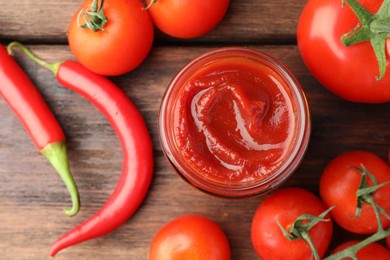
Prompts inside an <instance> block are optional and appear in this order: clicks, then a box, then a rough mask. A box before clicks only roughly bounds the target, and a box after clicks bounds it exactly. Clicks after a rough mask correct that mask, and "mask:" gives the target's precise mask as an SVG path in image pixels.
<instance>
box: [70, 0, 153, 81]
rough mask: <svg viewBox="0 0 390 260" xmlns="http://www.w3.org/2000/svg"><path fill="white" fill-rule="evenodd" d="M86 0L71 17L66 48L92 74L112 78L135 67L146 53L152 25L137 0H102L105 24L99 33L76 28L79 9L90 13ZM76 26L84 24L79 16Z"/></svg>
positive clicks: (151, 33) (89, 4) (150, 45)
mask: <svg viewBox="0 0 390 260" xmlns="http://www.w3.org/2000/svg"><path fill="white" fill-rule="evenodd" d="M99 2H100V1H99ZM91 3H92V0H86V1H85V2H84V3H83V4H82V5H81V6H80V8H79V10H78V11H77V12H76V13H75V14H74V16H73V18H72V20H71V22H70V26H69V32H68V41H69V47H70V49H71V51H72V53H73V55H74V56H75V57H76V59H77V60H78V61H79V62H80V63H81V64H83V65H84V66H85V67H87V68H88V69H90V70H92V71H93V72H95V73H98V74H102V75H108V76H114V75H119V74H123V73H126V72H129V71H131V70H133V69H134V68H136V67H137V66H138V65H139V64H140V63H141V62H142V61H143V60H144V59H145V57H146V56H147V54H148V53H149V51H150V49H151V47H152V43H153V36H154V28H153V23H152V20H151V18H150V15H149V13H148V12H146V11H143V8H144V5H143V4H142V3H141V2H140V1H139V0H106V1H104V6H103V11H104V14H105V16H106V17H107V19H108V21H107V23H106V24H105V25H104V27H103V30H99V31H92V30H90V29H84V28H80V27H79V26H78V16H79V13H80V11H81V10H83V9H84V10H90V9H91ZM80 23H81V24H84V19H83V17H81V18H80Z"/></svg>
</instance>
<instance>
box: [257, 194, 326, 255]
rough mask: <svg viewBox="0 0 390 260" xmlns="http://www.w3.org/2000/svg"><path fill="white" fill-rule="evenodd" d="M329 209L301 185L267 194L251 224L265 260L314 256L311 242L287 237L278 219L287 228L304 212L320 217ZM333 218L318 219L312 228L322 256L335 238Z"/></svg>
mask: <svg viewBox="0 0 390 260" xmlns="http://www.w3.org/2000/svg"><path fill="white" fill-rule="evenodd" d="M325 210H326V208H325V205H324V204H323V203H322V201H321V200H320V199H319V198H317V197H316V196H315V195H314V194H312V193H311V192H309V191H307V190H304V189H301V188H287V189H283V190H279V191H277V192H275V193H273V194H271V195H270V196H269V197H267V198H266V199H265V200H264V201H263V202H262V203H261V204H260V205H259V207H258V208H257V210H256V212H255V215H254V218H253V221H252V227H251V238H252V244H253V246H254V249H255V251H256V252H257V254H258V255H259V256H260V257H261V259H262V260H278V259H281V260H282V259H289V260H294V259H297V260H304V259H312V252H311V249H310V247H309V245H308V244H307V243H306V242H305V241H304V240H302V239H296V240H293V241H290V240H288V239H287V238H286V237H284V235H283V233H282V231H281V229H280V228H279V226H278V224H277V221H279V223H280V224H281V225H282V227H283V228H284V229H285V230H288V229H289V227H291V226H292V225H294V222H295V221H296V219H297V218H298V217H299V216H301V215H303V214H311V215H313V216H318V215H320V214H321V213H322V212H324V211H325ZM332 232H333V226H332V222H331V221H326V222H319V223H318V224H317V225H315V226H314V227H313V228H311V229H310V230H309V235H310V237H311V239H312V240H313V243H314V245H315V247H316V248H317V252H318V254H319V256H320V257H321V256H323V255H324V253H325V251H326V250H327V248H328V246H329V242H330V240H331V237H332Z"/></svg>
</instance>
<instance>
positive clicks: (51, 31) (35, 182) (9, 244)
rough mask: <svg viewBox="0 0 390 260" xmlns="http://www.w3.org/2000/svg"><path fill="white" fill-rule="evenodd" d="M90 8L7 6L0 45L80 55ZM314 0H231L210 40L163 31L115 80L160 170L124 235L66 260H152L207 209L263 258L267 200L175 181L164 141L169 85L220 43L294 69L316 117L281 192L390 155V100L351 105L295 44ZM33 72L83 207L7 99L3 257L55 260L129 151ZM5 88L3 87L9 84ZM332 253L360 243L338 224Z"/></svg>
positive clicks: (237, 253)
mask: <svg viewBox="0 0 390 260" xmlns="http://www.w3.org/2000/svg"><path fill="white" fill-rule="evenodd" d="M81 2H82V1H81V0H80V1H76V0H73V1H53V0H37V1H29V0H24V1H9V0H0V7H1V9H0V41H2V43H4V44H5V43H7V42H9V41H11V40H18V41H22V42H25V43H27V44H28V45H29V47H31V48H32V50H33V51H35V52H36V53H37V54H38V55H39V56H41V57H42V58H44V59H47V60H49V61H59V60H66V59H73V57H72V54H71V53H70V51H69V48H68V46H67V45H66V28H67V25H68V22H69V19H70V17H71V16H72V14H73V12H74V11H75V9H76V8H77V7H78V5H79V4H81ZM305 2H306V1H304V0H295V1H290V0H280V1H271V0H264V1H258V0H232V2H231V6H230V8H229V10H228V13H227V15H226V17H225V19H224V20H223V22H222V23H221V24H220V25H219V26H218V27H217V28H215V30H213V31H212V32H210V33H209V34H207V35H206V36H203V37H200V38H198V39H194V40H186V41H180V40H175V39H172V38H170V37H167V36H164V35H163V34H162V33H160V32H157V33H156V36H157V37H156V42H155V45H154V47H153V49H152V51H151V53H150V55H149V56H148V57H147V59H146V60H145V62H144V63H143V64H142V65H141V66H140V67H139V68H137V69H136V70H134V71H133V72H130V73H128V74H125V75H122V76H118V77H113V78H111V79H112V81H114V82H115V83H116V84H117V85H118V86H119V87H121V88H122V89H123V90H124V91H125V92H126V93H127V94H128V96H129V97H130V99H131V100H132V101H133V102H134V103H135V104H136V105H137V107H138V108H139V109H140V111H141V112H142V114H143V115H144V117H145V120H146V122H147V125H148V127H149V129H150V133H151V136H152V138H153V143H154V155H155V171H154V178H153V182H152V184H151V187H150V192H149V193H148V196H147V197H146V199H145V201H144V203H143V204H142V206H141V207H140V209H139V211H138V212H137V213H136V214H135V215H134V216H133V217H132V218H131V219H130V220H129V221H128V222H127V223H126V224H125V225H123V226H122V227H120V228H119V229H118V230H116V231H114V232H112V233H110V234H108V235H106V236H104V237H101V238H98V239H95V240H90V241H88V242H85V243H82V244H79V245H77V246H73V247H71V248H68V249H65V250H63V251H62V252H60V253H59V254H58V255H57V257H56V258H57V259H147V256H148V250H149V245H150V242H151V240H152V238H153V236H154V235H155V233H156V232H157V231H158V230H159V229H160V228H161V227H162V226H163V225H164V224H166V223H168V222H169V221H171V220H173V219H174V218H176V217H179V216H182V215H185V214H189V213H197V214H202V215H204V216H207V217H209V218H210V219H212V220H214V221H215V222H217V223H218V224H219V225H220V226H221V227H222V229H223V230H224V231H225V233H226V235H227V237H228V239H229V242H230V245H231V249H232V259H243V260H249V259H257V257H256V254H255V252H254V250H253V248H252V245H251V241H250V225H251V220H252V217H253V213H254V211H255V209H256V207H257V205H258V204H259V203H260V202H261V201H262V200H263V198H256V199H251V200H244V201H227V200H220V199H216V198H212V197H209V196H207V195H205V194H203V193H200V192H199V191H197V190H194V189H192V188H190V187H189V186H188V185H187V184H186V183H184V182H183V181H182V180H181V179H179V177H178V176H176V175H175V174H174V172H173V171H172V169H171V168H170V167H169V165H168V163H167V161H166V160H165V158H164V157H163V154H162V151H161V148H160V146H159V143H158V135H157V116H158V109H159V103H160V99H161V97H162V95H163V93H164V90H165V87H166V85H167V84H168V82H169V81H170V79H171V78H172V77H173V76H174V75H175V73H176V72H177V71H178V70H179V69H180V68H181V67H182V66H183V65H184V64H186V63H187V62H189V61H190V60H191V59H192V58H193V57H195V56H197V55H198V54H201V53H203V52H205V51H207V50H210V49H213V48H218V47H222V46H232V45H240V46H247V47H252V48H256V49H259V50H263V51H265V52H267V53H269V54H270V55H272V56H274V57H275V58H277V59H279V60H280V61H282V62H283V63H284V64H286V65H287V66H288V67H289V68H290V69H291V71H292V72H293V73H294V74H295V75H296V77H297V78H298V80H299V81H300V82H301V84H302V86H303V88H304V90H305V92H306V94H307V97H308V100H309V105H310V109H311V115H312V126H313V129H312V137H311V141H310V146H309V149H308V152H307V155H306V157H305V159H304V161H303V163H302V164H301V166H300V167H299V169H298V170H297V171H296V173H295V174H294V175H293V176H292V177H291V178H290V179H289V180H288V181H287V182H286V183H285V184H284V185H283V186H282V187H288V186H299V187H304V188H307V189H309V190H311V191H312V192H314V193H316V194H318V192H317V188H318V181H319V177H320V174H321V172H322V170H323V168H324V167H325V165H326V164H327V163H328V162H329V161H330V160H331V159H332V158H333V157H335V156H337V155H338V154H340V153H343V152H346V151H350V150H355V149H362V150H368V151H371V152H374V153H376V154H378V155H379V156H381V157H382V158H383V159H387V152H388V145H389V142H390V130H389V121H390V120H389V119H390V114H389V113H388V112H386V111H390V104H382V105H365V104H354V103H349V102H346V101H344V100H341V99H339V98H338V97H336V96H334V95H332V94H331V93H329V92H328V91H326V90H325V89H324V88H323V87H322V86H321V85H320V84H319V83H318V82H317V81H316V80H315V79H314V78H313V77H312V76H311V75H310V74H309V72H308V71H307V69H306V67H305V66H304V64H303V62H302V60H301V58H300V54H299V51H298V49H297V47H296V43H295V42H296V41H295V29H296V24H297V21H298V20H297V19H298V17H299V14H300V12H301V10H302V8H303V5H304V4H305ZM16 59H17V60H18V62H19V63H20V64H21V65H22V66H23V68H24V69H25V70H26V71H27V73H28V75H29V76H30V77H31V79H32V80H33V82H34V83H35V84H36V86H37V87H38V88H39V90H40V91H41V93H42V95H43V96H44V98H45V99H46V100H47V102H48V104H49V106H50V107H51V108H52V110H53V112H54V113H55V115H56V116H57V118H58V120H59V121H60V123H61V125H62V126H63V128H64V130H65V132H66V135H67V141H68V150H69V157H70V163H71V168H72V171H73V175H74V178H75V180H76V182H77V184H78V187H79V190H80V196H81V203H82V205H81V211H80V213H79V214H78V215H77V216H75V217H73V218H68V217H66V216H65V215H64V214H63V213H62V209H63V208H64V207H67V206H69V205H70V200H69V196H68V192H67V190H66V189H65V187H64V185H63V184H62V182H61V181H60V179H59V177H58V176H57V175H56V173H55V171H54V170H53V169H52V168H51V166H50V165H49V163H48V162H47V161H46V159H45V158H44V157H43V156H41V155H40V154H39V152H38V151H37V150H36V149H35V147H34V146H33V144H32V142H31V140H30V139H29V137H28V136H27V134H26V132H25V131H24V130H23V128H22V127H21V125H20V124H19V122H18V120H17V119H16V117H15V116H14V115H13V114H12V112H11V110H10V109H9V108H8V106H7V105H6V104H5V102H4V100H3V99H0V118H1V119H0V252H1V256H0V259H49V258H50V257H49V256H48V250H49V248H50V246H51V244H52V243H53V242H54V241H55V240H56V239H57V238H58V237H59V236H60V235H62V234H63V233H64V232H66V231H68V230H70V229H71V228H73V227H74V226H75V225H77V224H78V223H80V222H82V221H83V220H85V219H87V218H88V217H89V216H91V215H92V214H94V213H95V212H96V211H97V210H98V209H99V208H100V207H101V205H103V203H104V202H105V200H106V199H107V198H108V196H109V195H110V194H111V192H112V190H113V189H114V187H115V185H116V184H117V181H118V179H119V175H120V171H121V166H122V151H121V147H120V144H119V141H118V140H117V137H116V136H115V134H114V132H113V131H112V129H111V127H110V125H109V124H108V122H107V121H106V120H105V118H104V117H103V116H102V115H101V114H100V113H99V112H98V111H97V110H95V109H94V108H93V106H92V105H91V104H89V103H88V102H87V101H86V100H84V99H83V98H81V97H80V96H78V95H77V94H75V93H73V92H71V91H69V90H67V89H64V88H62V87H61V86H59V85H58V84H57V83H56V81H55V79H54V77H53V76H52V74H51V73H50V72H49V71H46V70H44V69H42V68H39V67H38V66H37V65H35V64H33V63H32V62H31V61H29V60H27V59H26V57H25V56H23V55H21V54H20V53H19V54H17V55H16ZM0 84H1V82H0ZM335 232H336V236H335V239H334V241H333V242H332V245H335V244H337V243H338V242H340V241H344V240H347V239H349V238H351V235H350V234H348V233H346V232H342V231H341V230H339V229H337V227H336V231H335Z"/></svg>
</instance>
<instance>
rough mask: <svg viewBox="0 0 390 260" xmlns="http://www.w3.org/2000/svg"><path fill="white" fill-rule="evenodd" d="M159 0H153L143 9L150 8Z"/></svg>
mask: <svg viewBox="0 0 390 260" xmlns="http://www.w3.org/2000/svg"><path fill="white" fill-rule="evenodd" d="M157 1H158V0H151V1H150V3H149V4H148V5H147V6H146V7H145V8H144V9H143V10H148V9H149V8H150V7H151V6H152V5H153V4H154V3H156V2H157Z"/></svg>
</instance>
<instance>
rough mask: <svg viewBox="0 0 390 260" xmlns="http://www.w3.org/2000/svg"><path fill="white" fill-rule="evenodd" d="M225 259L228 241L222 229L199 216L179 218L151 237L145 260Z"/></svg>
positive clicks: (227, 258)
mask: <svg viewBox="0 0 390 260" xmlns="http://www.w3.org/2000/svg"><path fill="white" fill-rule="evenodd" d="M182 259H186V260H192V259H194V260H195V259H207V260H229V259H230V247H229V242H228V240H227V238H226V236H225V234H224V232H223V231H222V229H221V228H220V227H219V226H218V225H217V224H216V223H215V222H213V221H211V220H210V219H208V218H205V217H202V216H199V215H186V216H182V217H179V218H177V219H175V220H173V221H172V222H170V223H168V224H167V225H165V226H164V227H163V228H162V229H161V230H160V231H159V232H158V233H157V234H156V236H155V237H154V238H153V241H152V244H151V247H150V252H149V260H182Z"/></svg>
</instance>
